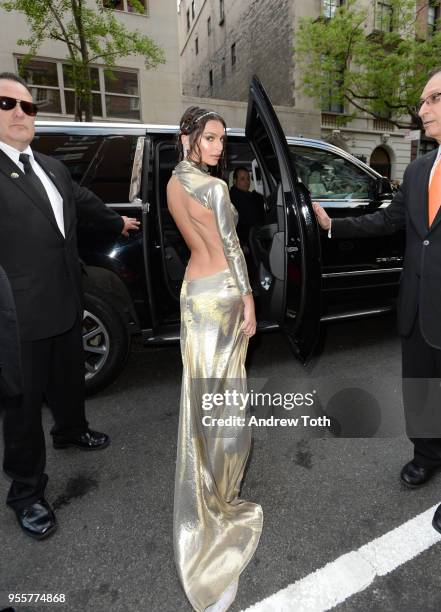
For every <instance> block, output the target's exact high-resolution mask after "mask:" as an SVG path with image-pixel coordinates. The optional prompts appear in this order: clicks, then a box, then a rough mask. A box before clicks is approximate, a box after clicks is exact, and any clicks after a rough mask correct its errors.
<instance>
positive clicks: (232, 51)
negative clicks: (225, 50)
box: [231, 43, 236, 66]
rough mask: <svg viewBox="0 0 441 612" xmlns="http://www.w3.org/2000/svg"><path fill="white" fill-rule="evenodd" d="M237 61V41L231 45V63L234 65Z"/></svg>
mask: <svg viewBox="0 0 441 612" xmlns="http://www.w3.org/2000/svg"><path fill="white" fill-rule="evenodd" d="M235 63H236V43H233V44H232V45H231V65H232V66H234V65H235Z"/></svg>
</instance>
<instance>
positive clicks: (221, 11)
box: [219, 0, 225, 24]
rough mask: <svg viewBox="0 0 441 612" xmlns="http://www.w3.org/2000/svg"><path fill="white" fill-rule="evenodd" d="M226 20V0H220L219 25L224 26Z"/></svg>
mask: <svg viewBox="0 0 441 612" xmlns="http://www.w3.org/2000/svg"><path fill="white" fill-rule="evenodd" d="M224 19H225V6H224V0H219V23H220V24H222V23H223V22H224Z"/></svg>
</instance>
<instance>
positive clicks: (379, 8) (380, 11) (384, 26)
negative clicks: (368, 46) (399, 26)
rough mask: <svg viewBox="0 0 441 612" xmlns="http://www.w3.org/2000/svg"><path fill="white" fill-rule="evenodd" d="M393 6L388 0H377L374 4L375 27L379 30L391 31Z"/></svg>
mask: <svg viewBox="0 0 441 612" xmlns="http://www.w3.org/2000/svg"><path fill="white" fill-rule="evenodd" d="M392 18H393V8H392V5H391V2H390V0H379V1H377V3H376V5H375V29H376V30H379V31H380V32H392V29H393V19H392Z"/></svg>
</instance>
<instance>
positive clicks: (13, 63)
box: [0, 0, 182, 124]
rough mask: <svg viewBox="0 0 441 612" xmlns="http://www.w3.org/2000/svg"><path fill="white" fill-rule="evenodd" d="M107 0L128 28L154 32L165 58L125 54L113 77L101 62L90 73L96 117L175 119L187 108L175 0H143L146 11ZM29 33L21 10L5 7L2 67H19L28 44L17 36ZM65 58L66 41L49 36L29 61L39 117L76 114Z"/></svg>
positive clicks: (0, 25) (0, 19)
mask: <svg viewBox="0 0 441 612" xmlns="http://www.w3.org/2000/svg"><path fill="white" fill-rule="evenodd" d="M91 4H92V5H94V6H96V3H95V2H92V3H91ZM107 4H108V5H109V6H110V5H111V6H112V7H114V10H115V15H117V16H118V19H120V20H121V21H122V22H123V23H124V25H125V26H126V27H127V28H128V29H130V30H139V31H140V32H141V33H142V34H146V35H147V36H150V37H151V38H152V39H153V40H154V42H155V43H156V44H157V45H158V46H159V47H161V48H162V49H163V51H164V53H165V59H166V63H165V64H160V65H159V66H158V67H157V68H156V69H152V70H147V69H146V68H145V66H144V62H143V59H142V58H141V57H136V56H133V57H125V58H122V59H121V60H118V62H117V65H116V66H115V67H114V69H113V70H112V77H110V76H109V75H108V74H107V73H106V71H105V70H104V69H103V66H102V65H100V63H99V62H97V63H96V64H95V65H94V68H92V73H91V77H92V80H93V109H94V121H129V122H131V121H136V122H138V121H142V122H144V123H168V124H175V123H176V122H177V118H178V117H179V115H180V113H181V111H182V103H181V94H180V85H179V83H180V77H179V52H178V32H177V27H178V23H177V14H176V1H175V0H142V2H141V4H142V5H143V7H144V12H143V13H138V12H135V10H134V8H133V6H132V5H131V3H130V0H111V3H110V2H108V3H107ZM28 36H29V30H28V26H27V24H26V20H25V17H24V16H23V15H22V14H20V13H16V12H13V13H7V12H6V11H4V10H3V9H0V70H1V71H11V72H16V71H17V69H18V67H19V65H20V61H21V60H22V58H23V56H24V53H25V52H26V50H27V49H25V48H24V47H21V46H19V45H17V40H18V39H20V38H25V37H28ZM66 58H67V50H66V46H65V45H64V44H63V43H61V42H57V41H46V42H45V43H44V44H43V45H42V46H41V48H40V50H39V52H38V56H37V57H35V58H34V59H33V60H31V62H30V63H29V64H28V68H27V73H26V79H27V81H28V82H29V84H30V85H31V86H32V90H33V95H34V97H35V99H36V101H37V102H38V103H39V106H40V111H39V118H40V119H48V120H49V119H56V120H69V119H73V112H74V93H73V88H72V83H71V81H70V75H69V69H68V66H67V64H66Z"/></svg>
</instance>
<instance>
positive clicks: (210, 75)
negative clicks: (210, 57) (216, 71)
mask: <svg viewBox="0 0 441 612" xmlns="http://www.w3.org/2000/svg"><path fill="white" fill-rule="evenodd" d="M208 82H209V83H210V87H213V71H212V70H210V71H209V73H208Z"/></svg>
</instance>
